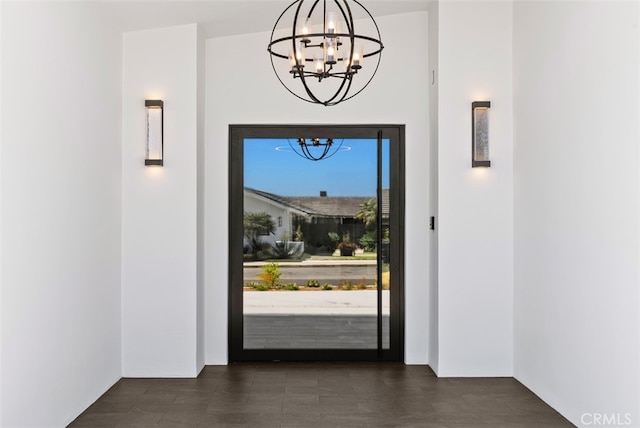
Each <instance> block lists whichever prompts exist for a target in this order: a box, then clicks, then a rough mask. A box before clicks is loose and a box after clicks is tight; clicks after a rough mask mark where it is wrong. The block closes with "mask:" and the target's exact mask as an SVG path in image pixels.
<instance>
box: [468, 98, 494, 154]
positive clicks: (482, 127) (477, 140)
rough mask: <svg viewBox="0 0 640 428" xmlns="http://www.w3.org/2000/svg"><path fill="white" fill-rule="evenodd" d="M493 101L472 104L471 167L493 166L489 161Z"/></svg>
mask: <svg viewBox="0 0 640 428" xmlns="http://www.w3.org/2000/svg"><path fill="white" fill-rule="evenodd" d="M490 107H491V101H474V102H472V103H471V133H472V137H471V138H472V143H471V166H472V167H477V166H487V167H488V166H491V161H490V160H489V108H490Z"/></svg>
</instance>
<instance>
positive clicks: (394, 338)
mask: <svg viewBox="0 0 640 428" xmlns="http://www.w3.org/2000/svg"><path fill="white" fill-rule="evenodd" d="M403 134H404V129H403V127H401V126H383V127H376V126H312V127H311V126H242V125H237V126H231V127H230V170H229V171H230V183H231V184H230V198H229V255H230V257H229V259H230V266H229V350H230V352H229V354H230V355H229V356H230V361H240V360H390V361H400V360H402V358H403V305H402V301H403V275H402V272H403V269H402V267H403V236H404V230H403V206H404V195H403V177H404V176H403Z"/></svg>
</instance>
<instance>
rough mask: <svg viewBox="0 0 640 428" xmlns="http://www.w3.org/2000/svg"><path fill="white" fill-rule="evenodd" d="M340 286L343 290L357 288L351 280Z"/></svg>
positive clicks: (343, 282)
mask: <svg viewBox="0 0 640 428" xmlns="http://www.w3.org/2000/svg"><path fill="white" fill-rule="evenodd" d="M340 286H341V288H342V289H343V290H353V289H354V287H355V286H354V285H353V282H351V281H349V280H345V281H342V282H341V283H340Z"/></svg>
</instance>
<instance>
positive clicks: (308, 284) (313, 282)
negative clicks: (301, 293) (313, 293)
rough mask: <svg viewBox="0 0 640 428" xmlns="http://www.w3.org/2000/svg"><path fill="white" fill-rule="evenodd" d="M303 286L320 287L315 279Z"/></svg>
mask: <svg viewBox="0 0 640 428" xmlns="http://www.w3.org/2000/svg"><path fill="white" fill-rule="evenodd" d="M304 285H305V286H306V287H312V288H318V287H320V282H319V281H318V280H317V279H309V280H307V282H306V283H305V284H304Z"/></svg>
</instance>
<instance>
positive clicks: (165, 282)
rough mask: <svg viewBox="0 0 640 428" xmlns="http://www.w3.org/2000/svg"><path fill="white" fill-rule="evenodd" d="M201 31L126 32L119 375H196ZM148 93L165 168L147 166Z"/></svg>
mask: <svg viewBox="0 0 640 428" xmlns="http://www.w3.org/2000/svg"><path fill="white" fill-rule="evenodd" d="M199 34H200V33H199V32H198V27H197V25H196V24H191V25H184V26H178V27H171V28H163V29H158V30H148V31H140V32H131V33H125V34H124V39H123V86H122V92H123V97H122V124H123V137H122V143H123V147H122V373H123V376H133V377H147V376H152V377H157V376H161V377H173V376H187V377H188V376H195V375H197V373H198V372H199V371H200V370H201V368H202V367H201V366H199V365H198V364H197V363H198V355H197V354H198V352H197V350H198V344H197V338H198V331H199V328H201V327H198V326H197V320H198V303H197V302H198V287H197V283H198V274H197V263H198V257H197V235H198V226H197V225H198V207H197V191H198V171H197V170H198V164H197V151H198V147H197V146H198V143H197V141H198V129H197V128H198V123H197V122H198V96H197V94H198V37H199ZM145 99H162V100H164V166H163V167H145V166H144V154H145V146H144V143H145V138H146V128H145V126H146V121H145V107H144V100H145Z"/></svg>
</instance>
